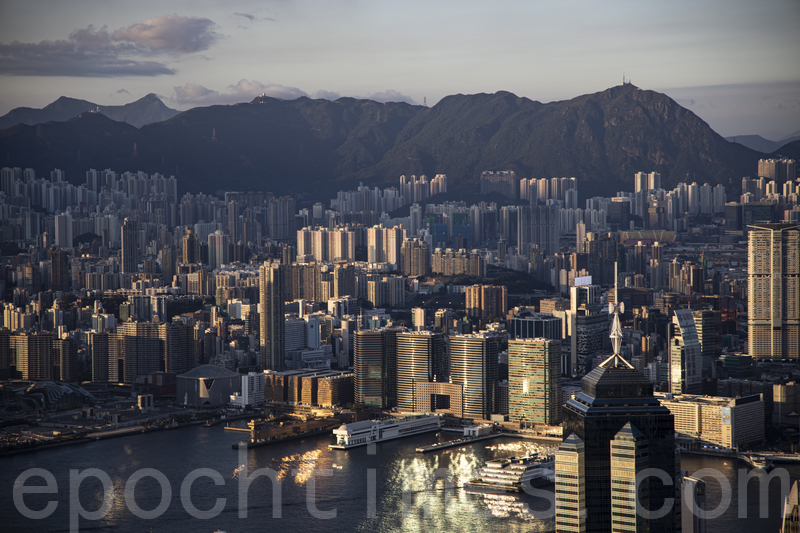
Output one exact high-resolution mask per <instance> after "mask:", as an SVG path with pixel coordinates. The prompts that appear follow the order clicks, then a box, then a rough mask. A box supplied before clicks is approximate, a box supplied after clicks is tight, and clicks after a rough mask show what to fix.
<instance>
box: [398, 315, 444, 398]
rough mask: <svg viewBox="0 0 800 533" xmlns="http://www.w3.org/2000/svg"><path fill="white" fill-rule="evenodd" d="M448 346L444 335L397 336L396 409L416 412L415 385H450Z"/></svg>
mask: <svg viewBox="0 0 800 533" xmlns="http://www.w3.org/2000/svg"><path fill="white" fill-rule="evenodd" d="M447 369H448V364H447V342H446V340H445V336H444V335H443V334H442V333H434V332H433V331H409V332H403V333H398V334H397V409H398V410H399V411H406V412H413V411H414V409H415V402H416V383H429V382H432V381H438V382H447Z"/></svg>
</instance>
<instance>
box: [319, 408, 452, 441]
mask: <svg viewBox="0 0 800 533" xmlns="http://www.w3.org/2000/svg"><path fill="white" fill-rule="evenodd" d="M439 425H440V419H439V417H438V416H437V415H409V416H404V417H399V418H390V419H388V420H365V421H363V422H352V423H350V424H344V425H342V426H340V427H338V428H337V429H334V430H333V435H334V436H335V437H336V444H331V445H329V446H328V447H329V448H332V449H334V450H346V449H348V448H355V447H356V446H364V445H366V444H372V443H377V442H383V441H385V440H392V439H399V438H400V437H408V436H409V435H416V434H418V433H427V432H429V431H439Z"/></svg>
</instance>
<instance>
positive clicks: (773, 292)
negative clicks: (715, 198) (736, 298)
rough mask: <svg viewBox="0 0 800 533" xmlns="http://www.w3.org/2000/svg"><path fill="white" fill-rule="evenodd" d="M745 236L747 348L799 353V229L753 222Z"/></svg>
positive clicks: (782, 355) (764, 353)
mask: <svg viewBox="0 0 800 533" xmlns="http://www.w3.org/2000/svg"><path fill="white" fill-rule="evenodd" d="M750 228H751V231H750V232H749V235H748V262H747V265H748V269H747V270H748V272H747V274H748V276H747V277H748V279H747V303H748V316H747V325H748V337H747V346H748V353H749V354H750V355H751V356H753V357H755V358H762V359H763V358H771V359H794V360H798V358H800V231H798V226H797V225H796V224H754V225H752V226H750Z"/></svg>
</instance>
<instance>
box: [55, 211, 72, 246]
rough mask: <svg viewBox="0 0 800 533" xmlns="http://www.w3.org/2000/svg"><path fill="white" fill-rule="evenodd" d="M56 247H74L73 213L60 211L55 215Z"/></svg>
mask: <svg viewBox="0 0 800 533" xmlns="http://www.w3.org/2000/svg"><path fill="white" fill-rule="evenodd" d="M55 230H56V248H72V215H71V214H69V213H60V214H58V215H56V216H55Z"/></svg>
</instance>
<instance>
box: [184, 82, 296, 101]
mask: <svg viewBox="0 0 800 533" xmlns="http://www.w3.org/2000/svg"><path fill="white" fill-rule="evenodd" d="M262 94H263V95H266V96H269V97H271V98H280V99H281V100H294V99H296V98H300V97H301V96H306V97H307V96H309V95H308V93H306V92H305V91H303V90H301V89H298V88H297V87H286V86H283V85H278V84H276V83H268V84H263V83H261V82H259V81H250V80H245V79H242V80H239V82H238V83H236V84H235V85H229V86H228V87H227V90H226V91H225V92H219V91H215V90H213V89H208V88H206V87H203V86H202V85H199V84H195V83H187V84H186V85H184V86H183V87H175V100H176V101H177V103H178V105H227V104H238V103H241V102H249V101H251V100H252V99H253V98H255V97H257V96H260V95H262Z"/></svg>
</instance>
